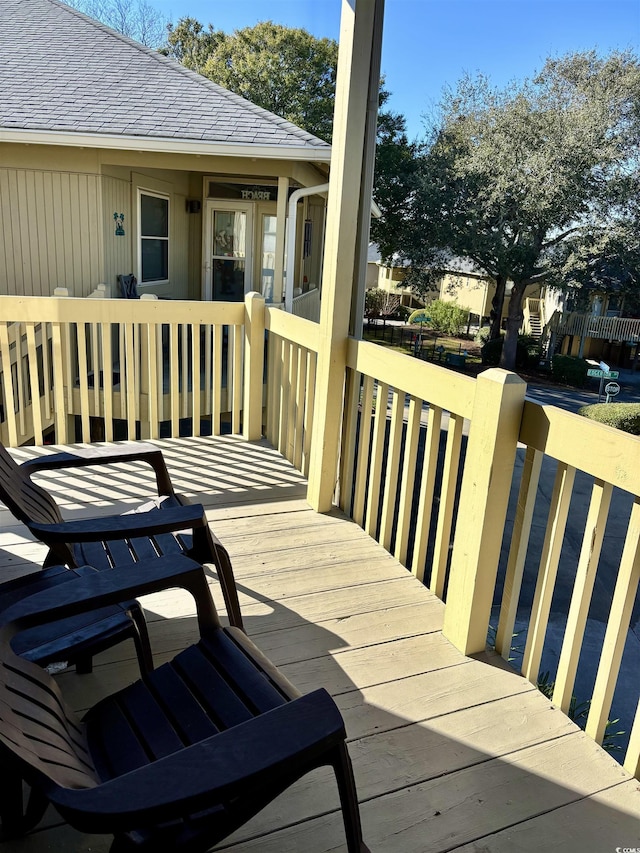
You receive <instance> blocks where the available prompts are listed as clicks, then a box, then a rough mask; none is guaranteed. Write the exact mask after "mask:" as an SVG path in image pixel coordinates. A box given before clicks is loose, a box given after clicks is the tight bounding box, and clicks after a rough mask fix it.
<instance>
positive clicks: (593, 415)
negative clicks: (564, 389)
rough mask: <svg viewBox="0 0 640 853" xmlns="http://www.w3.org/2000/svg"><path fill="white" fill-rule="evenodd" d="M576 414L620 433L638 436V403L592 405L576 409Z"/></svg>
mask: <svg viewBox="0 0 640 853" xmlns="http://www.w3.org/2000/svg"><path fill="white" fill-rule="evenodd" d="M578 414H579V415H582V416H583V417H585V418H590V420H592V421H598V423H601V424H607V425H608V426H612V427H615V428H616V429H619V430H622V432H628V433H631V435H640V403H594V404H593V405H591V406H583V407H582V408H581V409H578Z"/></svg>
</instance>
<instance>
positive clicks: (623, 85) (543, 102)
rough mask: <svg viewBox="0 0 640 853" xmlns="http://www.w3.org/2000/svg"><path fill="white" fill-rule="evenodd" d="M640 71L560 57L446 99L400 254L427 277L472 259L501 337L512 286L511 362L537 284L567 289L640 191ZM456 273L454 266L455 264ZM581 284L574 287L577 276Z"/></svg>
mask: <svg viewBox="0 0 640 853" xmlns="http://www.w3.org/2000/svg"><path fill="white" fill-rule="evenodd" d="M639 124H640V64H639V63H638V59H637V58H636V57H635V56H634V55H633V54H631V53H613V54H611V55H610V56H609V57H607V58H606V59H601V58H599V57H597V56H596V54H595V53H593V52H592V53H584V54H575V55H572V56H568V57H565V58H563V59H559V60H549V61H548V62H547V63H546V64H545V67H544V68H543V70H542V72H541V73H540V75H539V76H538V77H536V78H535V79H534V80H533V81H525V82H524V83H523V84H521V85H519V86H516V85H511V86H509V87H507V88H506V89H504V90H502V91H500V90H497V89H494V88H492V87H491V86H490V85H489V82H488V81H487V80H486V78H484V77H481V76H480V77H476V78H470V77H465V78H464V79H463V80H462V81H461V82H460V83H459V84H458V87H457V89H456V90H455V91H450V92H447V93H445V97H444V100H443V104H442V114H441V118H440V120H439V122H438V123H437V125H436V126H435V127H433V128H432V132H431V135H430V138H429V139H428V141H427V144H426V146H425V150H424V153H423V155H422V156H421V158H420V164H419V169H418V180H417V189H416V192H415V193H414V195H413V196H412V197H411V200H410V205H409V206H408V208H407V211H406V213H407V227H406V228H405V229H404V232H403V235H402V245H401V246H400V247H399V248H400V250H401V255H402V256H403V257H404V258H406V259H407V260H408V261H409V262H410V264H411V270H410V273H409V283H412V279H411V277H412V275H413V277H414V278H413V284H414V285H415V286H416V287H418V288H419V287H420V285H421V282H420V278H419V277H420V274H421V273H420V272H418V271H419V270H427V271H428V273H429V272H431V273H433V271H434V270H438V269H443V268H450V267H451V264H452V258H456V257H459V258H463V259H466V260H470V261H471V262H472V263H473V264H474V265H475V266H476V267H477V268H478V269H479V270H480V271H483V272H485V273H486V274H488V275H490V276H491V277H492V278H493V279H494V280H495V281H496V285H497V293H496V299H495V301H494V320H495V322H494V324H493V328H492V336H493V337H495V336H496V335H497V334H498V333H499V322H500V316H501V310H502V303H503V300H504V292H505V287H506V284H507V282H508V281H511V282H512V291H511V299H510V303H509V314H508V318H507V333H506V337H505V344H504V347H503V352H502V358H501V362H500V364H501V366H503V367H507V368H510V369H513V367H514V366H515V355H516V345H517V338H518V331H519V329H520V326H521V324H522V305H523V297H524V294H525V291H526V288H527V287H528V286H529V285H532V284H542V283H550V284H555V285H557V286H568V285H569V282H570V279H569V277H568V276H567V275H566V272H567V266H566V265H567V263H568V262H569V259H570V257H571V256H572V255H571V252H570V251H569V249H568V247H569V246H572V247H573V251H574V255H573V257H574V258H575V251H576V247H577V246H584V245H586V244H587V243H588V241H589V240H591V241H592V244H593V245H595V243H593V240H594V237H595V235H597V234H598V233H602V232H603V229H604V228H605V227H606V226H607V224H608V223H610V222H611V218H612V217H619V218H621V219H624V216H623V215H621V213H620V212H621V211H623V210H624V209H625V208H626V206H627V205H628V203H629V190H630V188H631V187H633V186H634V185H635V187H636V188H637V186H638V183H637V181H638V168H639V164H640V159H639V157H638V155H639V154H640V149H639V140H640V135H639V134H638V128H639ZM453 263H454V266H455V262H453ZM574 284H575V280H574Z"/></svg>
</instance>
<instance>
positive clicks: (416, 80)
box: [151, 0, 640, 137]
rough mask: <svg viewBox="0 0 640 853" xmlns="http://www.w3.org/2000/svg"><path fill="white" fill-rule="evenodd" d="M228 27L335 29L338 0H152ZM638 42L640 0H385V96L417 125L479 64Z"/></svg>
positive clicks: (499, 73)
mask: <svg viewBox="0 0 640 853" xmlns="http://www.w3.org/2000/svg"><path fill="white" fill-rule="evenodd" d="M151 5H153V6H154V7H155V8H157V9H159V10H160V11H161V12H163V13H164V14H165V15H167V17H169V18H170V19H171V20H173V21H177V20H178V19H179V18H181V17H184V16H187V15H189V16H191V17H193V18H196V19H197V20H199V21H200V22H201V23H203V24H208V23H212V24H213V25H214V26H215V27H216V28H217V29H222V30H225V31H226V32H232V31H233V30H235V29H239V28H242V27H247V26H252V25H253V24H256V23H257V22H258V21H263V20H272V21H275V22H276V23H280V24H285V25H286V26H291V27H304V29H306V30H308V31H309V32H311V33H313V34H314V35H315V36H328V37H330V38H335V39H337V38H338V34H339V28H340V6H341V3H340V0H268V2H265V0H224V2H222V0H151ZM592 48H595V49H596V50H598V52H599V53H607V52H609V51H610V50H612V49H615V48H618V49H625V48H632V49H634V50H635V51H636V52H638V50H639V49H640V0H386V3H385V21H384V36H383V54H382V71H383V73H384V75H385V78H386V87H387V89H388V90H389V91H390V92H391V100H390V102H389V106H390V107H391V109H393V110H396V111H397V112H401V113H403V114H404V115H405V117H406V118H407V125H408V129H409V134H410V136H412V137H413V136H418V135H421V134H422V130H423V121H422V115H423V114H424V113H429V112H430V111H431V110H432V109H433V107H434V105H435V104H437V102H438V99H439V96H440V93H441V92H442V89H443V86H445V85H451V86H454V85H455V83H456V81H457V80H458V79H459V78H460V77H461V76H462V74H463V73H464V72H470V73H472V74H474V73H475V72H477V71H481V72H482V73H484V74H486V75H487V76H488V77H489V78H490V79H491V80H492V82H493V83H494V84H496V85H504V84H506V83H508V82H509V81H511V80H521V79H523V78H525V77H530V76H532V75H533V74H534V73H535V72H536V71H537V70H539V69H540V68H541V67H542V65H543V64H544V61H545V59H546V58H547V57H548V56H559V55H562V54H565V53H568V52H572V51H576V50H588V49H592Z"/></svg>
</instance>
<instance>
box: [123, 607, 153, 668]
mask: <svg viewBox="0 0 640 853" xmlns="http://www.w3.org/2000/svg"><path fill="white" fill-rule="evenodd" d="M129 615H130V616H131V619H132V621H133V628H134V631H133V642H134V643H135V645H136V654H137V656H138V666H139V667H140V675H141V676H142V677H143V678H144V677H145V676H146V675H149V674H150V673H151V672H153V654H152V652H151V642H150V640H149V630H148V628H147V621H146V619H145V618H144V613H143V611H142V607H140V605H137V606H134V607H132V608H131V609H130V610H129Z"/></svg>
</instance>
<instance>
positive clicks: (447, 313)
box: [429, 299, 469, 335]
mask: <svg viewBox="0 0 640 853" xmlns="http://www.w3.org/2000/svg"><path fill="white" fill-rule="evenodd" d="M429 316H430V317H431V327H432V328H433V329H435V330H436V331H437V332H444V333H445V334H447V335H459V334H460V333H461V332H462V331H463V330H464V329H465V327H466V325H467V323H468V322H469V310H468V309H467V308H462V307H461V306H460V305H457V304H456V303H455V302H443V301H442V300H441V299H434V300H433V302H430V303H429Z"/></svg>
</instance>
